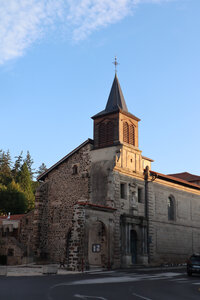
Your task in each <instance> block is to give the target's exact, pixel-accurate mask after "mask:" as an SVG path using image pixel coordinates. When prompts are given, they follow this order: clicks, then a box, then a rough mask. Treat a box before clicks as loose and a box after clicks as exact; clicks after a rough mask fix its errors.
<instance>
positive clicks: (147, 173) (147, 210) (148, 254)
mask: <svg viewBox="0 0 200 300" xmlns="http://www.w3.org/2000/svg"><path fill="white" fill-rule="evenodd" d="M148 179H149V167H148V166H146V168H145V169H144V180H145V218H146V221H147V229H146V233H147V235H146V245H147V256H148V264H150V251H149V248H150V247H149V199H148Z"/></svg>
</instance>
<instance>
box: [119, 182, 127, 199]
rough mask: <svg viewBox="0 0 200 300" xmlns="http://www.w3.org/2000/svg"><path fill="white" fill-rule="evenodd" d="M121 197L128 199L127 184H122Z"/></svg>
mask: <svg viewBox="0 0 200 300" xmlns="http://www.w3.org/2000/svg"><path fill="white" fill-rule="evenodd" d="M120 196H121V199H126V184H125V183H121V184H120Z"/></svg>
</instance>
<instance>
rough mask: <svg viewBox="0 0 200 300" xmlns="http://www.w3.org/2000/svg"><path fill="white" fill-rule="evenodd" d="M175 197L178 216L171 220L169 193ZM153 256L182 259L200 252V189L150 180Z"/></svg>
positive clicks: (164, 259) (168, 260) (172, 260)
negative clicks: (185, 188) (195, 191)
mask: <svg viewBox="0 0 200 300" xmlns="http://www.w3.org/2000/svg"><path fill="white" fill-rule="evenodd" d="M171 195H172V196H173V197H174V200H175V201H174V203H175V218H174V220H168V203H167V201H168V197H169V196H171ZM148 198H149V218H150V228H149V235H150V236H151V244H150V258H151V262H152V263H154V262H156V263H157V264H158V263H181V262H185V260H186V258H188V256H189V255H190V254H192V253H194V252H200V223H199V220H200V193H199V195H198V194H197V193H196V194H195V193H193V192H192V191H186V190H185V191H184V190H180V189H177V188H175V187H169V186H165V185H161V184H158V183H156V182H152V183H149V195H148Z"/></svg>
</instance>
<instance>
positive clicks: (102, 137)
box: [99, 123, 106, 146]
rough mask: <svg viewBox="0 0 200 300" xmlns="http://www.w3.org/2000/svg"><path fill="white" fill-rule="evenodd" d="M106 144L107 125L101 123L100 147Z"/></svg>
mask: <svg viewBox="0 0 200 300" xmlns="http://www.w3.org/2000/svg"><path fill="white" fill-rule="evenodd" d="M105 143H106V125H105V124H104V123H101V124H100V125H99V146H102V145H104V144H105Z"/></svg>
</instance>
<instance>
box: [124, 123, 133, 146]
mask: <svg viewBox="0 0 200 300" xmlns="http://www.w3.org/2000/svg"><path fill="white" fill-rule="evenodd" d="M123 141H124V142H125V143H128V144H131V145H133V146H135V127H134V126H133V125H132V124H131V125H129V124H128V123H127V122H124V123H123Z"/></svg>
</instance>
